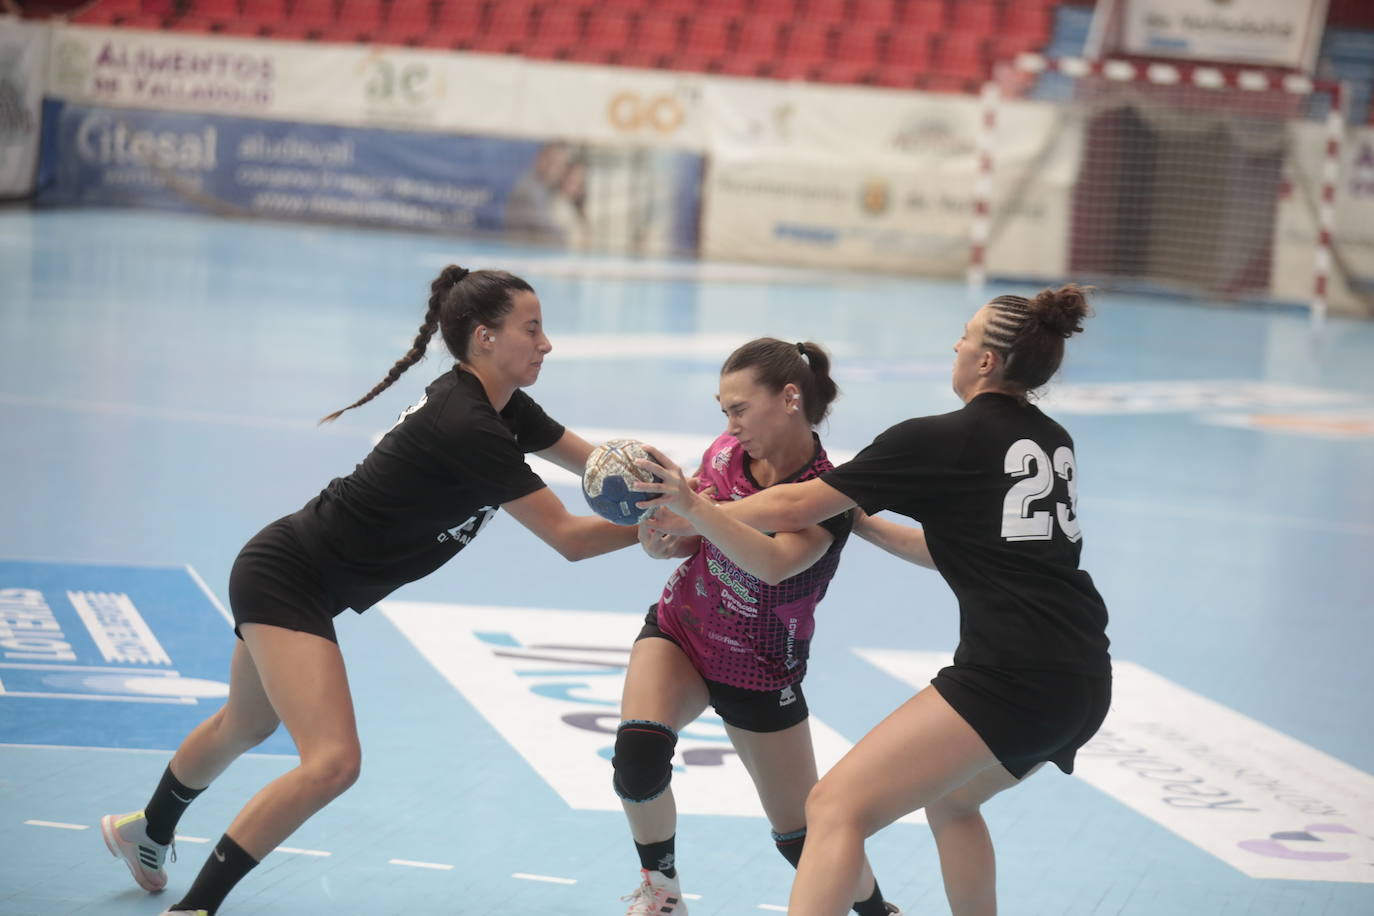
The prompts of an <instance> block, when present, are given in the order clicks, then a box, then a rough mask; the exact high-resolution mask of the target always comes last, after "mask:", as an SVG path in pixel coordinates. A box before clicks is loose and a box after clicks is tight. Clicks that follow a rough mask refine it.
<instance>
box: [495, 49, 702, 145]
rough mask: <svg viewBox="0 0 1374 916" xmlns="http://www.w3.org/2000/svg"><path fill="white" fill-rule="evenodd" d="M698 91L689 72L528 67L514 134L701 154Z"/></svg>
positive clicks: (699, 86)
mask: <svg viewBox="0 0 1374 916" xmlns="http://www.w3.org/2000/svg"><path fill="white" fill-rule="evenodd" d="M702 85H703V78H702V77H700V76H696V75H693V74H688V73H672V72H666V71H656V70H638V69H633V68H629V67H589V66H586V65H584V64H562V63H555V62H544V61H529V62H528V63H527V64H526V66H525V73H524V86H523V92H522V94H521V107H520V112H519V116H520V124H519V126H518V132H519V133H520V134H521V135H525V136H546V137H558V138H562V139H576V140H581V141H585V142H591V143H599V144H603V145H625V144H628V145H633V146H660V147H662V146H666V147H672V148H675V149H689V150H694V151H701V150H703V149H704V148H705V144H706V139H705V138H706V131H705V128H704V126H703V121H702V105H701V97H702Z"/></svg>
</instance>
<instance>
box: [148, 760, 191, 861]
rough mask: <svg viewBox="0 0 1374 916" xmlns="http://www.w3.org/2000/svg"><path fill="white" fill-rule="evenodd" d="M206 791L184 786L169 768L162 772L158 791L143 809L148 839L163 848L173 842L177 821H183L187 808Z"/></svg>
mask: <svg viewBox="0 0 1374 916" xmlns="http://www.w3.org/2000/svg"><path fill="white" fill-rule="evenodd" d="M204 791H205V790H204V789H190V788H187V787H186V786H183V785H182V784H181V780H179V779H177V778H176V777H175V776H173V775H172V768H171V767H170V766H169V767H167V769H166V770H164V771H163V772H162V781H161V782H159V783H158V784H157V790H156V791H154V792H153V797H152V798H150V799H148V804H147V806H146V807H145V808H144V809H143V816H144V817H145V818H147V819H148V824H147V830H148V839H150V840H152V841H153V842H154V843H161V844H162V845H163V846H166V845H167V844H168V843H170V842H172V836H173V835H174V834H175V833H176V830H177V821H179V820H181V815H182V813H183V812H185V811H186V806H187V805H189V804H190V803H191V802H192V801H194V800H195V797H196V796H197V795H199V794H200V793H202V792H204Z"/></svg>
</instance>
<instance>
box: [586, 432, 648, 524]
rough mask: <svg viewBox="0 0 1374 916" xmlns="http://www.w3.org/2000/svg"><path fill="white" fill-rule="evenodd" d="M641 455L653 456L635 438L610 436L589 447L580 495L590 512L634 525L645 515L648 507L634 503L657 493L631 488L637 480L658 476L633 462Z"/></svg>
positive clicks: (607, 518)
mask: <svg viewBox="0 0 1374 916" xmlns="http://www.w3.org/2000/svg"><path fill="white" fill-rule="evenodd" d="M641 458H644V459H648V460H650V461H652V460H653V456H652V455H650V454H649V453H648V452H647V451H646V450H645V448H644V443H642V442H639V441H637V440H635V439H610V440H607V441H606V442H604V443H602V444H601V445H598V446H597V447H596V448H594V449H592V453H591V455H589V456H588V457H587V467H586V468H585V469H584V470H583V471H582V495H583V496H585V497H587V505H589V506H591V507H592V511H593V512H595V513H596V514H597V515H599V516H601V517H602V518H604V519H606V521H608V522H614V523H615V524H617V525H637V524H639V523H640V521H642V520H643V519H644V518H646V517H647V516H648V514H649V510H643V509H639V508H638V507H637V506H636V505H635V504H636V503H638V502H640V501H641V500H646V499H653V498H654V497H655V495H656V494H653V493H640V492H638V491H636V490H632V489H630V484H632V483H634V482H635V481H636V480H639V481H644V482H646V483H647V482H648V481H651V480H656V479H657V478H656V477H654V475H652V474H650V473H649V472H648V471H646V470H644V469H643V468H641V467H639V466H638V465H637V464H635V461H637V460H639V459H641Z"/></svg>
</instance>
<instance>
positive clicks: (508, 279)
mask: <svg viewBox="0 0 1374 916" xmlns="http://www.w3.org/2000/svg"><path fill="white" fill-rule="evenodd" d="M436 331H437V332H438V333H439V334H440V336H441V337H442V339H443V341H444V344H445V346H446V347H447V348H448V351H449V353H450V354H451V355H452V356H453V358H454V359H455V360H456V361H457V365H456V366H454V367H453V368H452V369H450V370H449V371H447V372H445V373H444V374H443V375H441V376H439V377H438V378H436V379H435V380H434V381H433V382H431V383H430V385H429V386H428V387H427V388H426V389H425V395H424V397H422V398H421V399H420V401H419V402H418V403H416V404H415V405H413V406H412V407H410V408H408V409H407V410H406V411H405V412H404V413H402V414H401V418H400V419H399V420H397V422H396V424H395V425H394V426H393V427H392V428H391V430H390V431H389V432H388V433H387V434H386V435H385V436H383V437H382V439H381V441H380V442H378V443H377V445H376V447H375V448H373V449H372V451H371V453H370V454H368V456H367V457H366V458H364V459H363V461H362V463H361V464H359V465H358V466H357V467H356V468H355V469H354V470H353V472H352V473H351V474H349V475H348V476H346V477H339V478H336V479H335V480H333V481H331V482H330V483H329V485H328V486H326V487H325V488H324V490H322V491H321V492H320V494H319V495H318V496H316V497H315V498H313V499H311V500H310V501H309V502H308V503H306V504H305V506H304V507H302V508H301V509H299V510H298V511H296V512H294V513H292V514H291V515H287V516H285V517H283V518H280V519H278V520H277V521H275V522H273V523H271V524H270V525H268V526H267V527H266V528H264V529H262V531H260V532H258V533H257V534H256V535H254V537H253V538H252V539H251V540H249V542H248V543H247V544H246V545H245V546H244V548H243V549H242V550H241V551H240V552H239V555H238V558H237V559H236V560H235V562H234V567H233V571H232V572H231V573H230V576H229V604H230V607H231V609H232V611H233V617H234V634H235V635H236V636H237V637H238V641H237V642H236V643H235V646H234V653H233V657H232V658H231V660H230V665H229V697H228V699H226V700H225V703H224V705H223V706H222V707H221V708H220V709H219V711H218V712H216V713H215V714H214V715H212V716H210V718H208V719H206V720H205V721H204V722H202V723H201V724H200V725H199V726H197V727H196V728H195V729H194V730H193V731H192V732H191V734H190V735H189V736H187V737H186V739H185V740H183V741H182V743H181V746H180V747H179V748H178V749H177V751H176V753H175V754H174V755H173V756H172V759H171V761H170V763H169V764H168V765H167V768H166V769H165V771H164V772H163V774H162V780H161V782H160V783H159V784H158V786H157V789H156V790H155V791H154V792H153V795H152V797H151V798H150V799H149V801H148V804H147V806H146V807H144V808H143V809H142V810H140V811H134V812H130V813H128V814H122V815H114V814H111V815H106V816H105V817H104V818H102V819H101V822H100V829H101V833H102V835H103V836H104V838H105V844H106V846H107V847H108V848H109V850H110V852H111V853H112V854H113V855H115V856H116V857H117V858H120V859H122V860H123V861H124V864H125V865H126V866H128V868H129V871H130V873H131V874H132V875H133V878H134V881H135V882H136V883H137V884H138V885H139V887H142V888H143V889H144V890H147V891H160V890H162V889H163V888H164V887H166V884H167V872H166V870H165V869H164V868H163V862H164V860H165V859H166V856H167V852H168V850H169V848H170V847H171V843H172V837H173V833H174V831H175V829H176V825H177V821H178V820H179V819H180V817H181V815H182V813H183V812H184V811H185V810H186V807H187V805H189V804H190V803H191V801H192V800H193V799H195V797H196V796H197V795H199V794H200V793H201V792H203V791H204V790H205V788H206V787H207V786H209V785H210V783H211V781H213V780H214V779H215V777H217V776H219V774H220V773H221V772H223V771H224V769H225V768H226V767H228V766H229V764H230V763H232V762H233V761H234V760H235V759H237V758H238V757H239V755H241V754H243V753H244V752H245V751H247V750H249V749H250V748H252V747H254V746H255V745H257V744H259V743H261V742H262V741H263V740H265V739H266V738H267V737H268V736H269V735H271V734H272V733H273V732H274V731H275V730H276V728H277V726H278V725H279V724H284V725H285V726H286V730H287V731H288V732H290V734H291V738H292V740H293V741H294V742H295V744H296V751H297V753H298V755H299V756H300V763H299V765H298V766H296V767H295V768H294V769H292V770H290V771H289V772H287V773H285V774H283V775H282V776H280V777H279V778H277V779H276V780H274V781H273V782H271V783H269V784H268V785H267V786H265V787H264V788H263V789H262V790H260V791H259V792H258V794H257V795H255V796H254V797H253V798H252V800H250V801H249V802H248V804H247V805H246V806H245V807H244V808H243V809H242V810H241V811H240V812H239V814H238V816H237V817H235V818H234V821H233V823H231V824H230V825H229V828H228V830H227V831H226V832H225V833H224V835H223V836H222V837H221V838H220V839H219V841H218V842H217V843H216V844H215V846H214V848H213V850H212V852H211V854H210V856H208V857H207V858H206V860H205V865H204V867H202V869H201V871H200V874H199V876H198V877H197V878H196V879H195V881H194V883H192V885H191V887H190V888H189V889H188V890H187V891H186V893H185V895H184V896H183V897H182V898H181V900H180V901H179V902H177V903H175V904H173V905H172V906H171V907H170V908H169V909H167V910H166V911H165V913H164V916H166V914H176V913H194V914H199V916H214V913H215V912H216V911H217V910H218V908H219V906H220V904H221V903H222V902H223V900H224V898H225V896H226V895H227V894H228V893H229V891H230V890H231V889H232V888H233V887H234V885H235V884H236V883H237V882H238V881H239V880H240V879H241V878H243V877H244V875H246V874H247V873H248V871H249V870H250V869H252V868H253V867H254V866H255V865H257V864H258V862H260V861H261V860H262V858H263V857H264V856H266V855H267V854H268V853H269V852H271V851H272V850H273V849H275V848H276V847H277V846H278V845H279V844H280V843H281V842H282V841H283V840H285V839H286V838H287V837H288V836H290V835H291V833H293V832H294V831H295V830H296V828H298V827H300V826H301V824H303V823H304V822H305V821H306V820H307V819H308V818H310V817H311V816H312V815H314V814H315V813H316V812H318V811H319V810H320V809H321V808H323V807H324V806H325V805H327V804H328V803H329V802H330V801H332V800H333V799H334V798H336V797H337V796H339V795H340V794H341V793H342V792H344V790H346V789H347V788H348V787H349V786H351V785H352V784H353V782H354V781H355V780H356V779H357V777H358V770H359V766H360V761H361V749H360V748H359V744H358V728H357V724H356V722H355V720H354V715H353V701H352V698H351V695H350V692H349V687H348V676H347V674H346V673H345V671H344V663H343V656H342V655H341V654H340V652H339V646H338V641H337V639H336V638H335V634H334V618H335V617H336V616H338V615H339V614H341V613H342V612H343V611H345V610H347V609H348V608H352V609H353V610H355V611H357V612H358V613H362V612H363V611H365V610H367V609H368V608H370V607H371V606H372V605H374V604H376V603H377V602H378V601H381V600H382V599H383V598H385V597H386V596H387V595H388V594H390V593H391V592H393V591H395V590H396V589H397V588H399V587H401V586H402V585H404V584H406V583H408V582H414V581H415V580H416V579H420V578H422V577H424V576H427V575H429V574H430V573H432V572H434V571H435V570H436V569H438V568H439V567H440V566H442V565H444V564H445V563H446V562H448V561H449V560H451V559H452V558H453V557H454V556H455V555H456V554H457V553H458V552H459V551H460V550H462V549H463V548H464V547H465V546H467V544H468V543H469V542H471V541H472V539H473V538H475V537H477V535H478V533H479V532H480V531H481V530H482V528H483V527H484V526H485V525H486V523H487V522H488V521H490V520H491V518H492V516H494V515H495V514H496V512H497V510H498V509H501V508H504V509H505V510H506V511H507V512H509V513H510V514H511V515H513V516H514V517H515V520H516V521H518V522H519V523H520V524H522V525H524V526H525V527H526V528H528V529H530V531H532V532H534V533H535V534H536V535H538V536H539V538H540V539H541V540H543V541H544V542H545V543H547V544H548V545H549V546H551V547H553V548H554V549H555V550H557V551H558V552H559V553H561V554H562V555H563V556H564V557H565V558H567V559H569V560H580V559H584V558H586V557H592V556H596V555H598V554H603V553H607V552H609V551H611V550H616V549H618V548H621V547H628V546H630V545H631V544H634V543H635V542H636V539H637V537H638V535H637V533H636V530H635V528H634V527H621V526H618V525H613V524H611V523H610V522H607V521H603V520H602V519H600V518H594V517H588V516H575V515H572V514H570V513H569V512H568V510H567V509H566V508H564V506H563V503H562V502H561V501H560V500H559V499H558V497H557V496H555V495H554V494H553V492H552V491H550V490H549V488H548V487H547V486H545V485H544V482H543V481H542V480H540V479H539V477H538V475H536V474H535V473H534V471H533V470H532V469H531V468H530V466H529V465H528V464H527V463H526V461H525V455H526V454H528V453H531V452H535V453H538V454H540V455H542V456H543V457H545V458H547V459H549V460H550V461H552V462H554V463H555V464H557V465H559V466H561V467H563V468H566V469H567V470H570V471H573V472H574V473H577V474H581V473H582V469H583V467H584V466H585V465H586V461H587V456H588V455H589V454H590V453H591V451H592V447H591V445H590V444H589V443H587V442H586V441H585V440H583V439H582V438H580V437H579V436H577V435H576V434H575V433H573V432H572V431H570V430H568V429H565V428H564V427H563V426H562V425H561V424H559V423H557V422H555V421H554V420H553V419H552V418H550V417H549V416H548V415H547V414H546V413H544V411H543V409H541V408H540V406H539V405H538V404H536V403H535V402H534V400H533V399H532V398H531V397H530V396H529V395H527V394H526V393H525V392H524V391H523V390H521V389H523V388H527V387H529V386H530V385H533V384H534V383H535V381H537V380H538V378H539V370H540V367H541V366H542V365H543V362H544V358H545V357H546V356H547V355H548V354H549V351H550V350H552V349H553V347H552V345H551V344H550V343H549V339H548V337H547V336H545V334H544V323H543V314H542V311H541V308H540V304H539V297H538V296H536V295H535V293H534V290H533V289H532V288H531V287H530V285H529V284H528V283H526V282H525V281H524V280H522V279H520V278H519V277H515V276H512V275H511V274H509V273H506V272H505V271H500V270H475V271H468V270H466V269H464V268H462V267H457V266H453V265H450V266H448V267H445V268H444V270H443V272H442V273H440V274H439V276H438V277H437V278H436V279H435V280H434V281H433V283H431V284H430V297H429V305H428V309H427V311H426V312H425V318H424V323H423V324H422V325H421V326H420V330H419V333H418V334H416V336H415V340H414V342H413V344H412V346H411V348H410V350H409V352H407V353H406V355H405V356H403V357H402V358H401V359H400V360H398V361H397V362H396V364H395V365H394V366H392V368H391V371H390V372H388V373H387V375H386V377H385V378H384V379H383V380H382V381H381V382H379V383H378V384H377V385H376V386H375V387H374V388H373V389H372V390H371V391H369V392H368V393H367V394H366V395H364V396H363V397H362V398H360V399H358V400H357V401H356V402H354V403H353V404H350V405H349V406H348V407H345V408H343V410H338V411H335V412H334V413H332V414H330V415H329V416H327V417H325V418H324V421H322V422H327V421H330V420H333V419H335V418H336V417H338V416H339V414H341V413H343V411H344V410H351V409H352V408H354V407H358V406H360V405H362V404H365V403H367V402H368V401H370V400H372V399H373V398H374V397H376V396H377V395H378V394H379V393H380V392H381V391H383V390H384V389H385V388H387V387H388V386H390V385H391V384H392V383H393V382H395V381H396V379H397V378H399V377H400V375H401V373H402V372H405V371H406V370H407V369H409V368H410V367H411V366H413V365H414V364H415V363H417V362H419V361H420V360H421V359H422V358H423V357H424V355H425V350H426V347H427V346H428V345H429V341H430V339H431V338H432V337H433V336H434V334H435V332H436ZM317 910H318V907H317V906H316V905H314V904H303V905H302V906H301V907H300V909H299V910H298V911H299V912H306V911H311V912H315V911H317Z"/></svg>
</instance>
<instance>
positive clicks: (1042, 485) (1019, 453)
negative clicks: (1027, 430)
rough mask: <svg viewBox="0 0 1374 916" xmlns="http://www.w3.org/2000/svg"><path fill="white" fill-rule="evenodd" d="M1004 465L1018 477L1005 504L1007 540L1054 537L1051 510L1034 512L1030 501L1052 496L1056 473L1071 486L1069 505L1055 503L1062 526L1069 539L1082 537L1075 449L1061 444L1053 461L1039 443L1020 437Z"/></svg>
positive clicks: (1004, 524)
mask: <svg viewBox="0 0 1374 916" xmlns="http://www.w3.org/2000/svg"><path fill="white" fill-rule="evenodd" d="M1032 462H1034V463H1035V471H1034V473H1032V472H1031V463H1032ZM1003 467H1004V468H1005V470H1006V472H1007V473H1008V474H1009V475H1011V476H1012V477H1015V478H1019V479H1018V480H1017V482H1016V483H1015V484H1014V485H1013V486H1012V488H1011V490H1009V491H1008V492H1007V498H1006V499H1005V500H1004V501H1003V503H1002V538H1003V539H1004V540H1008V541H1048V540H1049V539H1050V538H1051V537H1053V536H1054V519H1053V518H1050V513H1049V512H1048V511H1046V510H1043V509H1042V510H1040V511H1039V512H1033V511H1031V503H1033V502H1035V501H1036V500H1038V499H1044V498H1045V497H1046V496H1049V495H1050V491H1051V490H1053V489H1054V478H1055V477H1056V476H1058V477H1059V478H1060V479H1061V480H1063V481H1064V482H1065V483H1066V484H1067V485H1068V489H1069V502H1068V504H1067V505H1066V504H1064V503H1055V504H1054V514H1055V517H1056V518H1058V519H1059V527H1060V528H1061V529H1063V531H1064V536H1065V537H1067V538H1068V539H1069V540H1070V541H1077V540H1078V539H1079V538H1081V537H1082V536H1083V531H1082V529H1081V528H1079V526H1078V511H1077V508H1078V469H1077V467H1076V466H1075V465H1074V461H1073V449H1071V448H1069V447H1068V446H1066V445H1061V446H1060V447H1059V448H1057V449H1055V450H1054V461H1053V462H1051V461H1050V459H1049V456H1048V455H1046V454H1045V450H1044V449H1043V448H1041V447H1040V446H1039V445H1036V444H1035V443H1034V442H1033V441H1031V440H1030V439H1018V440H1016V441H1015V442H1013V443H1012V445H1011V448H1009V449H1007V457H1006V460H1005V461H1004V462H1003ZM1051 468H1053V472H1051Z"/></svg>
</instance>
